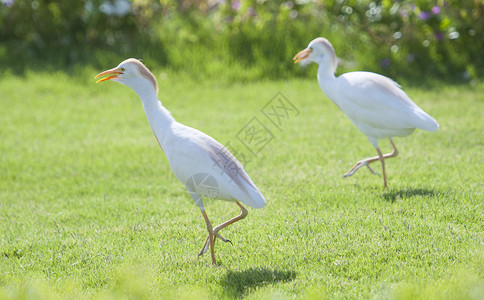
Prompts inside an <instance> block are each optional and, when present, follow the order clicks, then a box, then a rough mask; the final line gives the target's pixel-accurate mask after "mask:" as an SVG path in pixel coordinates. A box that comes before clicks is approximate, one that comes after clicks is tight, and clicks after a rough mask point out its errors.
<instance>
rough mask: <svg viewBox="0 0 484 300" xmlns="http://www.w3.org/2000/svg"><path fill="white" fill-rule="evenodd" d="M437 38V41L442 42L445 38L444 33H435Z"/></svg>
mask: <svg viewBox="0 0 484 300" xmlns="http://www.w3.org/2000/svg"><path fill="white" fill-rule="evenodd" d="M435 38H436V39H437V41H441V40H442V39H443V38H444V36H443V35H442V32H440V31H437V32H435Z"/></svg>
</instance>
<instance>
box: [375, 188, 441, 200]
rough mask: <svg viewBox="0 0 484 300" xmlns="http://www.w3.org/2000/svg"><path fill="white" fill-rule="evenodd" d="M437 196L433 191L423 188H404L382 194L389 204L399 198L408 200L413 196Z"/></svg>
mask: <svg viewBox="0 0 484 300" xmlns="http://www.w3.org/2000/svg"><path fill="white" fill-rule="evenodd" d="M436 194H439V192H436V191H435V190H434V189H425V188H423V189H422V188H416V189H415V188H405V189H400V190H390V191H385V192H384V193H383V195H382V196H383V198H385V200H387V201H390V202H395V201H397V200H398V199H401V198H409V197H413V196H435V195H436Z"/></svg>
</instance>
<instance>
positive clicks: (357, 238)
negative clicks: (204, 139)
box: [0, 66, 484, 299]
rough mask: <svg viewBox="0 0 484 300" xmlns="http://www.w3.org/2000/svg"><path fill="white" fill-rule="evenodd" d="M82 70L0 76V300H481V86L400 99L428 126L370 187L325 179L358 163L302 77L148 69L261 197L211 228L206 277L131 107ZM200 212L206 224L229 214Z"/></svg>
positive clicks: (197, 230)
mask: <svg viewBox="0 0 484 300" xmlns="http://www.w3.org/2000/svg"><path fill="white" fill-rule="evenodd" d="M106 67H111V66H106ZM98 71H102V70H79V71H78V74H74V73H71V74H70V75H68V74H65V73H58V74H51V73H27V74H26V75H25V76H24V77H16V76H12V75H5V76H2V79H1V80H0V95H1V99H0V111H1V117H0V118H1V119H0V120H1V123H0V151H1V156H0V222H1V225H0V298H19V299H40V298H43V299H51V298H54V297H58V298H91V297H94V298H102V299H104V298H106V299H118V298H124V299H128V298H129V299H138V298H140V299H143V298H146V299H152V298H157V297H166V298H175V297H176V298H180V299H192V298H194V299H198V298H213V297H217V298H233V297H235V298H241V297H242V298H249V299H260V298H277V299H279V298H291V299H292V298H294V297H296V298H310V297H313V298H314V299H320V298H322V297H325V296H326V297H328V298H388V297H390V298H399V299H401V298H403V299H414V298H420V299H428V298H436V299H440V298H451V299H479V298H480V299H482V296H483V295H484V248H483V245H484V240H483V239H484V205H483V200H482V199H483V187H484V186H483V185H484V181H483V178H484V176H483V174H484V173H483V167H484V165H483V153H484V138H483V128H484V121H483V120H484V115H483V112H484V85H482V84H480V85H478V86H474V87H471V86H448V85H446V84H442V86H437V87H434V88H430V89H425V88H406V89H405V90H406V91H407V93H408V94H409V95H410V97H411V98H413V99H414V101H415V102H416V103H417V104H419V105H420V106H421V107H422V108H423V109H424V110H425V111H427V112H428V113H430V114H431V115H432V116H433V117H435V118H436V119H437V120H438V121H439V123H440V125H441V128H440V130H439V131H438V132H436V133H429V132H424V131H416V132H415V133H414V134H413V135H411V136H409V137H407V138H396V139H395V142H396V145H397V147H398V149H399V150H400V155H399V156H398V157H397V158H394V159H391V160H388V162H387V164H386V166H387V175H388V180H389V187H390V188H389V189H388V190H384V189H383V187H382V179H381V177H378V176H374V175H372V174H370V173H369V172H368V171H367V170H365V169H361V170H360V171H359V172H357V173H356V174H355V175H354V176H353V177H350V178H343V177H342V175H343V174H344V173H345V172H346V171H347V170H348V169H349V168H350V167H351V166H352V165H353V164H354V163H355V162H356V161H357V160H359V159H361V158H364V157H367V156H373V155H375V154H376V152H375V150H374V148H373V147H372V146H371V144H370V143H369V142H368V141H367V139H366V137H365V136H364V135H363V134H362V133H360V132H359V131H358V130H357V128H356V127H355V126H353V125H352V124H351V123H350V121H349V120H348V119H347V118H346V117H345V116H344V114H343V113H342V112H341V111H339V110H338V109H337V107H336V106H335V105H333V104H332V103H331V102H330V101H329V100H327V99H326V97H325V96H323V94H322V92H321V91H320V89H319V87H318V85H317V82H316V79H315V78H314V79H311V80H290V81H287V82H286V81H280V82H258V83H248V84H225V83H220V82H218V81H215V80H213V81H210V80H207V81H205V82H201V83H200V82H195V81H192V80H190V79H187V78H184V77H181V76H177V75H172V74H168V75H166V74H161V73H160V72H154V73H155V75H156V76H157V78H158V79H159V85H160V99H161V100H162V102H163V104H164V105H165V106H166V107H167V108H168V109H169V110H170V111H171V112H172V114H173V115H174V117H175V118H176V119H177V120H178V121H179V122H181V123H184V124H187V125H190V126H192V127H195V128H198V129H200V130H202V131H204V132H205V133H207V134H209V135H211V136H212V137H214V138H216V139H217V140H219V141H220V142H222V143H223V144H229V145H230V146H231V148H232V149H235V150H236V151H237V155H236V156H239V157H241V156H243V157H245V161H246V169H247V172H248V173H249V175H250V176H251V177H252V179H253V180H254V182H255V183H256V184H257V185H258V187H259V188H260V190H261V191H262V192H263V194H264V195H265V197H266V200H267V206H266V207H265V208H264V209H261V210H256V209H249V216H248V217H247V218H246V219H245V220H243V221H241V222H238V223H236V224H235V225H233V226H231V227H229V228H227V229H224V230H223V232H222V234H223V236H225V237H226V238H229V239H230V240H231V241H232V242H233V244H234V245H233V246H231V245H230V244H224V243H220V242H217V244H216V257H217V260H218V263H219V266H218V267H213V266H211V261H210V255H209V254H208V253H207V254H206V255H205V256H203V257H201V258H198V257H197V254H198V251H199V250H200V248H201V247H202V244H203V242H204V241H205V238H206V228H205V223H204V221H203V218H202V215H201V213H200V211H199V209H198V208H197V206H196V205H195V204H194V203H193V201H192V200H191V199H189V198H188V197H187V193H186V192H185V190H184V187H183V185H182V184H181V183H180V182H178V180H177V179H176V178H175V177H174V175H173V174H172V172H171V170H170V167H169V165H168V162H167V160H166V158H165V156H164V154H163V153H162V152H161V150H160V149H159V147H158V145H157V143H156V141H155V139H154V137H153V134H152V132H151V129H150V128H149V126H148V122H147V120H146V118H145V116H144V112H143V109H142V106H141V103H140V101H139V99H138V98H137V96H136V94H135V93H134V92H133V91H131V90H130V89H129V88H127V87H124V86H121V85H119V84H116V83H112V82H107V83H103V84H94V81H95V80H94V79H93V76H94V75H95V74H96V73H97V72H98ZM278 93H281V94H280V95H282V96H284V97H286V98H287V99H288V100H289V101H290V102H291V103H292V104H293V105H294V107H293V110H292V111H289V112H288V118H286V119H281V123H280V124H278V125H279V126H278V127H276V126H275V124H273V123H271V121H270V120H269V119H268V118H267V117H266V116H265V115H264V114H263V113H262V112H261V110H264V109H267V108H268V107H270V104H269V106H266V104H267V103H269V102H270V101H271V99H273V97H274V96H275V95H277V94H278ZM280 97H281V96H279V98H277V97H276V99H275V101H276V100H278V99H283V98H280ZM296 109H297V111H296ZM254 118H255V120H257V121H258V122H259V124H263V125H264V126H265V127H266V129H267V130H268V131H270V132H271V134H272V136H273V138H272V140H269V142H267V144H266V145H265V147H264V148H263V149H257V150H260V151H259V152H258V153H257V154H253V153H250V152H249V151H248V150H247V149H246V148H245V147H244V146H243V144H242V141H241V140H243V139H241V133H243V129H244V128H245V126H246V124H248V123H250V122H253V120H254ZM380 145H381V148H382V150H383V151H384V152H387V151H390V150H391V146H390V144H389V143H388V142H386V141H381V144H380ZM379 168H380V166H379V165H378V164H377V163H375V170H379ZM205 203H206V205H205V206H206V209H207V214H208V216H209V217H210V218H211V219H212V222H213V223H214V225H215V224H218V223H220V222H223V221H225V220H227V219H229V218H231V217H233V216H235V215H237V214H238V208H237V206H236V205H235V204H232V203H228V202H223V201H215V200H206V201H205Z"/></svg>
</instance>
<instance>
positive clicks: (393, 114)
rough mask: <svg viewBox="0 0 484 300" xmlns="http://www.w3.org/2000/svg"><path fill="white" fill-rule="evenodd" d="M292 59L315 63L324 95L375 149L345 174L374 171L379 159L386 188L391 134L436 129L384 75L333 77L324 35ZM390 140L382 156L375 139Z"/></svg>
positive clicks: (332, 56)
mask: <svg viewBox="0 0 484 300" xmlns="http://www.w3.org/2000/svg"><path fill="white" fill-rule="evenodd" d="M294 60H295V62H296V63H297V62H299V61H304V60H306V61H310V62H316V63H318V64H319V68H318V83H319V86H320V87H321V90H323V92H324V93H325V94H326V96H327V97H328V98H329V99H330V100H331V101H332V102H334V103H335V104H336V105H337V106H338V107H339V108H340V109H341V110H342V111H343V112H344V113H345V114H346V115H347V116H348V118H349V119H350V120H351V122H353V124H355V125H356V126H357V127H358V129H359V130H360V131H361V132H363V133H364V134H365V135H366V136H367V137H368V139H369V141H370V142H371V144H372V145H373V146H374V147H375V148H376V150H377V152H378V156H377V157H370V158H366V159H363V160H361V161H359V162H357V163H356V164H355V165H354V166H353V167H352V168H351V169H350V170H349V171H348V172H347V173H346V174H345V176H351V175H353V174H354V173H355V172H356V171H357V170H358V169H359V168H361V167H362V166H365V165H366V166H367V167H368V168H369V169H370V171H372V172H373V173H376V172H374V171H373V170H372V169H371V168H370V167H369V165H368V164H369V163H372V162H374V161H377V160H380V162H381V164H382V172H383V185H384V186H385V187H387V181H386V174H385V162H384V159H385V158H390V157H395V156H397V155H398V150H397V148H396V147H395V144H394V143H393V140H392V139H391V138H392V137H395V136H400V137H404V136H407V135H409V134H411V133H412V132H413V131H414V130H415V129H416V128H420V129H423V130H427V131H436V130H437V129H438V128H439V124H438V123H437V121H435V119H434V118H432V117H431V116H430V115H428V114H427V113H426V112H424V111H423V110H422V109H421V108H420V107H418V106H417V105H416V104H415V103H414V102H413V101H412V100H411V99H410V98H409V97H408V96H407V94H406V93H405V92H404V91H402V90H401V89H400V86H399V85H398V84H397V83H396V82H394V81H393V80H391V79H390V78H387V77H385V76H382V75H379V74H376V73H371V72H350V73H345V74H342V75H340V76H338V77H335V75H334V74H335V72H336V67H337V58H336V55H335V52H334V49H333V46H332V45H331V43H330V42H329V41H328V40H327V39H325V38H321V37H320V38H316V39H314V40H313V41H311V42H310V43H309V45H308V47H307V48H306V49H304V50H302V51H300V52H299V53H298V54H296V56H294ZM384 138H388V139H390V142H391V144H392V146H393V152H392V153H389V154H385V155H383V154H382V153H381V151H380V149H379V146H378V139H384Z"/></svg>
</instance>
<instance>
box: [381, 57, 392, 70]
mask: <svg viewBox="0 0 484 300" xmlns="http://www.w3.org/2000/svg"><path fill="white" fill-rule="evenodd" d="M391 64H392V61H391V60H390V59H389V58H384V59H382V60H381V61H380V65H381V66H382V67H383V68H385V69H386V68H388V67H390V65H391Z"/></svg>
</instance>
